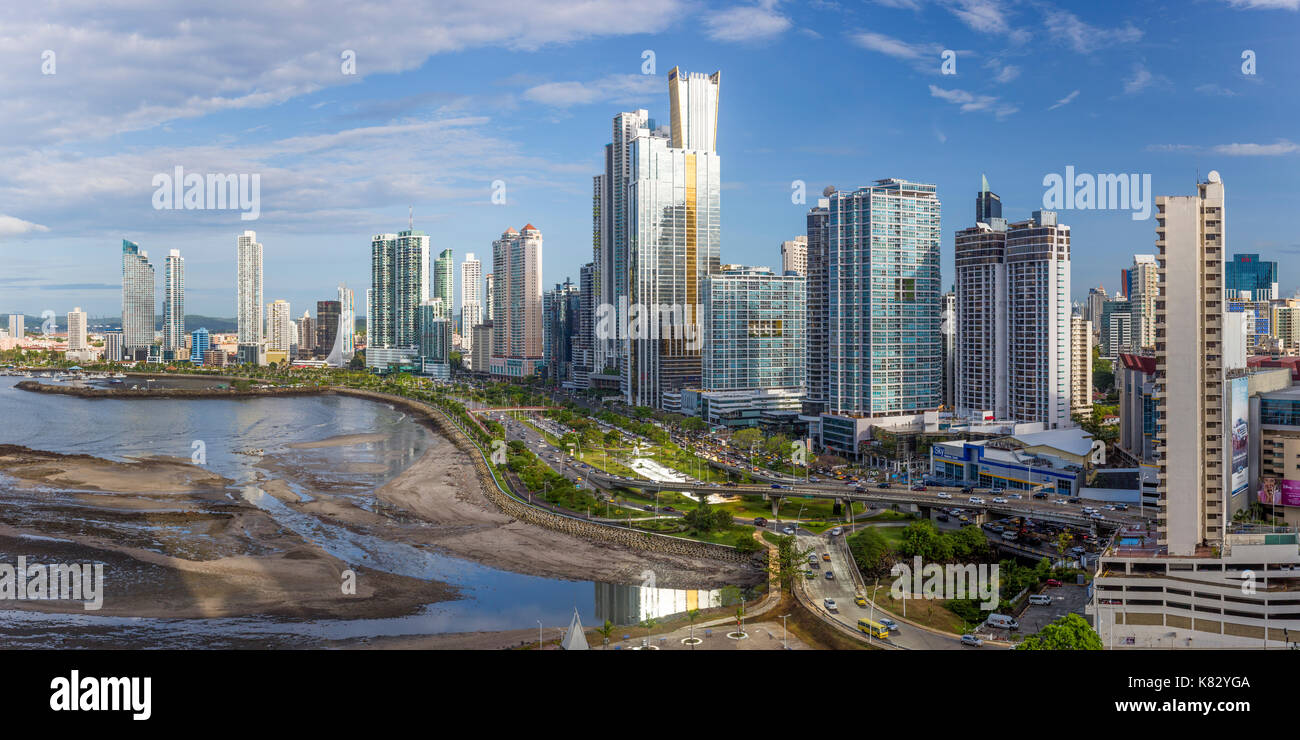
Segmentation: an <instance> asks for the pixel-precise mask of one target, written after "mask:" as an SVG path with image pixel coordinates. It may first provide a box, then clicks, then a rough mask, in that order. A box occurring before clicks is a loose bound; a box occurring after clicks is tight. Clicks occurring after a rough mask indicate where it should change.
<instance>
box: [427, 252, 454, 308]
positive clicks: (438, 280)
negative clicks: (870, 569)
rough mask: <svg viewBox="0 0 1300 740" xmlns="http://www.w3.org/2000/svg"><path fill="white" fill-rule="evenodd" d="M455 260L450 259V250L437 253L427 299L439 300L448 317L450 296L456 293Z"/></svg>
mask: <svg viewBox="0 0 1300 740" xmlns="http://www.w3.org/2000/svg"><path fill="white" fill-rule="evenodd" d="M454 270H455V260H454V259H453V258H452V253H451V250H450V249H444V250H442V251H441V252H439V253H438V260H437V261H436V262H434V263H433V286H432V288H431V289H430V290H431V291H432V292H431V293H430V294H429V296H428V297H429V298H441V299H442V305H444V306H446V307H447V313H448V315H450V314H451V307H452V306H453V305H455V304H453V303H452V295H453V294H454V293H455V292H456V273H455V272H454Z"/></svg>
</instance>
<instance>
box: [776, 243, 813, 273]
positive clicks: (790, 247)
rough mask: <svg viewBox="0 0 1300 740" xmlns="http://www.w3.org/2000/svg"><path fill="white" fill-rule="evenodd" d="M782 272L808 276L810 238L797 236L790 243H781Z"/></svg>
mask: <svg viewBox="0 0 1300 740" xmlns="http://www.w3.org/2000/svg"><path fill="white" fill-rule="evenodd" d="M781 272H793V273H794V274H796V275H807V274H808V236H807V235H806V234H803V235H800V236H796V237H795V238H794V239H792V240H790V241H788V242H781Z"/></svg>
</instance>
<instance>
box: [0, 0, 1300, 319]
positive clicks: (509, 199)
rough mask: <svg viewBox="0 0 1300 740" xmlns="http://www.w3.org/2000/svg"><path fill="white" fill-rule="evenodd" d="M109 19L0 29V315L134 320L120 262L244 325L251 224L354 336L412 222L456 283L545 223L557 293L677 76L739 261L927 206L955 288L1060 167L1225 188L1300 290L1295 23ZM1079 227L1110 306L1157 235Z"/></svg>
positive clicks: (1252, 241)
mask: <svg viewBox="0 0 1300 740" xmlns="http://www.w3.org/2000/svg"><path fill="white" fill-rule="evenodd" d="M102 5H103V4H102V3H98V2H93V1H90V0H73V1H71V2H62V3H58V4H49V3H7V4H5V6H4V8H3V9H2V10H0V65H2V66H3V69H5V70H6V73H5V74H4V75H3V76H0V100H2V101H3V104H2V105H0V159H2V160H3V161H4V163H5V166H4V167H3V168H0V265H3V267H0V312H9V311H23V312H26V313H27V314H31V315H39V314H40V313H41V312H42V311H43V310H45V309H53V310H55V311H56V312H58V313H63V312H65V311H68V310H70V309H71V308H72V307H73V306H74V305H80V306H82V307H83V308H85V309H87V310H89V311H90V312H91V313H92V315H116V314H117V313H118V312H119V311H120V306H121V303H120V270H121V268H120V244H121V240H122V239H123V238H126V239H130V240H132V241H136V242H138V243H139V244H140V245H141V246H142V247H143V248H144V249H146V250H147V251H148V252H149V254H150V256H151V258H153V259H154V261H155V263H160V262H161V259H162V257H163V256H164V255H165V254H166V253H167V250H168V249H172V248H177V249H180V250H181V252H182V254H183V255H184V256H185V257H186V261H187V282H188V296H187V302H188V306H187V308H188V310H189V312H190V313H198V314H208V315H218V316H233V315H234V313H235V311H234V302H235V292H234V276H235V264H234V255H235V239H236V236H237V235H238V234H239V233H241V232H242V231H243V230H244V229H248V228H252V229H255V230H256V231H257V232H258V238H259V240H260V241H261V242H262V243H263V244H264V245H265V262H266V264H265V273H266V276H265V286H266V287H265V294H266V299H267V301H271V300H273V299H277V298H284V299H287V300H289V301H290V302H291V303H292V304H293V306H294V309H295V313H297V314H301V311H302V309H304V308H307V307H308V306H309V305H311V306H314V302H315V301H316V300H318V299H323V298H329V297H331V296H332V293H333V286H334V285H335V284H336V283H338V282H339V281H347V282H348V283H349V284H350V285H352V286H353V287H354V288H356V289H357V293H358V311H360V310H361V308H362V298H363V296H364V289H365V287H366V285H367V284H368V282H369V239H370V236H371V235H372V234H375V233H379V232H385V231H397V230H400V229H403V228H405V226H406V222H407V208H408V206H411V207H413V208H414V212H415V225H416V228H418V229H422V230H424V231H425V232H427V233H429V234H430V235H431V237H432V242H433V245H434V248H435V250H441V249H444V248H451V249H452V250H454V252H455V254H456V261H457V263H459V262H460V261H461V259H463V257H464V255H465V253H466V252H474V253H476V255H477V256H478V257H479V258H480V259H483V260H484V261H485V262H488V261H490V251H491V242H492V240H493V239H494V238H495V237H497V236H499V235H500V234H501V232H502V231H504V230H505V229H506V228H507V227H510V226H514V227H515V228H519V227H522V226H523V225H524V224H525V223H529V222H531V223H533V224H535V225H536V226H537V227H538V228H539V229H541V231H542V232H543V234H544V235H545V250H544V266H543V270H544V280H545V283H546V284H548V285H549V284H551V283H554V282H558V281H562V280H563V279H564V278H565V277H572V278H574V280H575V281H576V279H577V272H578V267H579V265H580V264H582V263H584V262H586V261H589V260H590V259H591V251H590V249H591V176H592V175H593V174H595V173H597V172H598V171H599V168H600V166H601V151H602V149H601V148H602V146H603V144H605V143H606V142H607V141H608V140H609V135H610V134H609V132H610V120H611V118H612V117H613V116H614V115H615V114H616V113H618V112H619V111H621V110H627V109H634V108H640V107H644V108H648V109H649V110H650V112H651V116H653V117H658V118H660V119H661V120H666V117H667V109H668V101H667V83H666V79H665V75H666V73H667V72H668V70H669V69H671V68H672V67H673V66H674V65H678V66H680V67H681V68H682V69H683V70H685V71H689V72H706V73H711V72H713V71H715V70H721V71H722V89H721V114H720V125H719V128H720V131H719V135H718V149H719V152H720V154H721V157H722V172H723V181H724V191H723V197H722V208H723V211H722V212H723V231H722V244H723V246H722V258H723V261H724V262H743V263H748V264H769V265H772V264H776V263H778V262H779V253H778V245H779V243H780V242H781V241H782V240H784V239H789V238H791V237H793V236H795V235H797V234H799V233H801V232H802V231H803V213H804V211H805V210H806V205H800V204H796V203H792V202H791V201H792V199H791V184H792V182H794V181H795V180H802V181H803V182H805V183H806V185H807V191H808V195H809V198H810V199H811V198H814V197H816V194H817V193H819V192H820V191H821V189H822V188H823V187H824V186H826V185H835V186H837V187H840V188H851V187H856V186H860V185H864V184H869V183H871V182H872V181H874V180H877V179H880V178H885V177H904V178H910V179H915V180H920V181H926V182H933V183H936V184H937V185H938V187H939V195H940V198H941V199H942V200H943V203H944V208H943V223H944V242H943V248H944V253H945V261H944V262H945V265H944V274H945V278H944V280H945V283H951V275H952V270H951V264H952V259H951V254H952V232H953V231H955V230H956V229H959V228H963V227H965V226H968V225H970V222H971V221H972V219H973V200H974V195H975V192H976V191H977V190H978V187H979V182H980V175H981V173H985V174H987V176H988V178H989V182H990V184H991V186H992V189H993V190H994V191H995V192H997V193H999V194H1000V195H1001V196H1002V198H1003V202H1004V204H1005V209H1006V214H1005V215H1007V216H1008V217H1009V218H1022V217H1027V216H1028V214H1029V212H1030V211H1032V210H1034V209H1036V208H1040V207H1042V198H1043V193H1044V187H1043V178H1044V177H1045V176H1046V175H1047V174H1049V173H1063V172H1064V170H1065V167H1066V166H1067V165H1068V166H1073V167H1074V168H1075V170H1076V171H1077V172H1081V173H1082V172H1087V173H1145V174H1150V175H1151V176H1152V182H1153V189H1154V190H1155V193H1156V194H1190V193H1192V192H1193V191H1194V183H1195V181H1196V177H1197V174H1198V172H1199V174H1200V176H1201V177H1202V178H1203V177H1204V175H1205V173H1206V172H1208V171H1209V170H1211V169H1217V170H1218V171H1219V172H1220V173H1221V174H1222V176H1223V180H1224V182H1225V184H1226V188H1227V193H1228V209H1229V210H1228V217H1227V224H1228V246H1229V249H1230V251H1233V252H1238V251H1243V252H1260V253H1262V254H1264V255H1265V256H1266V257H1268V258H1274V259H1279V260H1281V261H1283V265H1282V268H1281V278H1282V289H1283V291H1284V292H1285V293H1287V294H1289V293H1290V292H1291V291H1293V290H1295V289H1296V287H1297V286H1298V285H1300V279H1298V277H1297V273H1296V271H1294V270H1292V269H1291V267H1290V262H1291V259H1292V257H1293V255H1295V254H1296V253H1298V252H1300V237H1297V236H1296V234H1297V229H1296V227H1295V225H1294V220H1295V215H1294V214H1296V213H1297V212H1298V211H1300V175H1298V174H1297V172H1298V171H1300V169H1298V166H1300V125H1298V124H1297V121H1300V96H1298V95H1297V94H1296V89H1297V81H1298V80H1300V50H1297V48H1296V44H1295V40H1296V38H1297V37H1300V33H1298V32H1300V0H1193V1H1189V2H1182V1H1180V0H1166V2H1143V1H1142V0H1138V1H1136V2H1130V3H1068V2H1065V1H1064V0H1054V1H1050V2H1049V1H1046V0H1044V1H1040V0H875V1H874V2H873V1H863V0H856V1H850V0H837V1H835V2H831V1H830V0H813V1H812V2H804V3H795V2H780V1H778V0H760V1H759V2H738V1H736V0H716V1H708V2H694V1H691V0H546V1H545V2H522V1H520V0H514V1H510V0H433V1H432V2H431V1H429V0H409V1H408V0H392V1H389V2H384V3H379V4H372V3H368V2H360V1H358V0H318V1H317V2H312V3H310V5H308V4H304V3H292V4H290V3H268V2H264V1H260V0H259V1H257V2H252V1H249V0H229V1H228V2H223V3H216V4H211V5H212V7H205V8H196V7H191V6H192V5H193V4H190V3H176V2H166V1H165V0H123V1H121V2H117V3H114V5H115V6H116V7H115V9H113V10H108V9H106V8H104V7H102ZM276 6H286V7H283V8H278V7H276ZM348 50H350V51H351V52H353V53H354V55H355V74H344V69H343V66H344V60H343V56H344V53H345V51H348ZM944 50H951V51H953V52H954V55H955V56H954V57H953V58H954V59H955V62H956V67H955V72H956V74H944V73H943V70H942V68H941V65H942V64H943V61H944V59H943V58H944V56H945V55H944ZM646 51H650V52H652V53H653V62H654V72H655V74H644V73H643V68H644V67H645V66H646V61H645V60H646V54H645V52H646ZM1247 51H1250V52H1252V53H1251V54H1249V55H1248V56H1249V57H1250V58H1249V59H1248V60H1245V61H1253V64H1254V69H1253V71H1254V74H1246V73H1244V71H1243V64H1244V63H1245V61H1244V60H1243V54H1244V53H1245V52H1247ZM49 52H53V53H52V54H50V53H49ZM50 72H52V74H50ZM177 166H180V167H183V168H184V170H185V171H186V172H190V173H204V174H211V173H220V174H254V173H255V174H258V175H259V176H260V180H261V215H260V217H259V218H258V219H257V220H255V221H244V220H241V219H240V215H239V212H238V211H235V210H183V209H179V210H176V209H174V210H158V209H155V208H154V203H153V201H154V191H155V187H154V184H153V183H154V177H155V175H157V174H159V173H171V172H173V171H174V168H175V167H177ZM498 180H499V181H503V182H504V183H505V186H506V190H505V194H506V198H505V201H506V202H505V204H494V203H493V200H492V194H493V190H492V183H493V182H494V181H498ZM1061 220H1062V221H1063V222H1065V223H1068V224H1070V225H1071V226H1072V227H1073V228H1074V240H1073V249H1074V251H1073V260H1074V264H1073V270H1074V286H1073V293H1074V295H1075V297H1081V296H1082V295H1084V294H1086V292H1087V289H1088V287H1090V286H1094V285H1097V284H1099V283H1104V284H1105V285H1106V287H1107V289H1108V290H1111V291H1114V290H1115V289H1116V288H1117V287H1118V275H1119V270H1120V269H1121V268H1122V267H1124V266H1125V265H1127V264H1128V262H1129V261H1130V259H1131V255H1132V254H1134V253H1150V252H1152V251H1154V248H1153V239H1154V221H1151V220H1148V221H1135V220H1133V219H1132V218H1131V217H1130V215H1129V213H1128V212H1126V211H1116V210H1110V211H1068V212H1063V213H1062V215H1061ZM485 271H486V270H485ZM158 273H159V282H160V284H161V274H162V270H161V267H159V269H158ZM160 288H161V285H160Z"/></svg>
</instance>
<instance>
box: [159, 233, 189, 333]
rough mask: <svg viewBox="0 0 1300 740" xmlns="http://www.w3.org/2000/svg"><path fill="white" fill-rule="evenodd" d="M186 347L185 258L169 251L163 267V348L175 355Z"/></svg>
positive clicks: (177, 250)
mask: <svg viewBox="0 0 1300 740" xmlns="http://www.w3.org/2000/svg"><path fill="white" fill-rule="evenodd" d="M184 348H185V258H184V257H182V256H181V250H179V249H172V250H170V251H169V252H168V253H167V259H166V260H165V261H164V268H163V350H164V351H170V352H172V353H173V356H178V355H176V353H177V352H178V351H179V350H183V349H184Z"/></svg>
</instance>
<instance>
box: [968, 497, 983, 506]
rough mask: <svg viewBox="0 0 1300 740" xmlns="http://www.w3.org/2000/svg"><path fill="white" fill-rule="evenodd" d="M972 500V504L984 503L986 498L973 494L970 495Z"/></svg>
mask: <svg viewBox="0 0 1300 740" xmlns="http://www.w3.org/2000/svg"><path fill="white" fill-rule="evenodd" d="M970 502H971V503H972V504H982V503H984V499H982V498H980V497H979V496H971V497H970Z"/></svg>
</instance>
